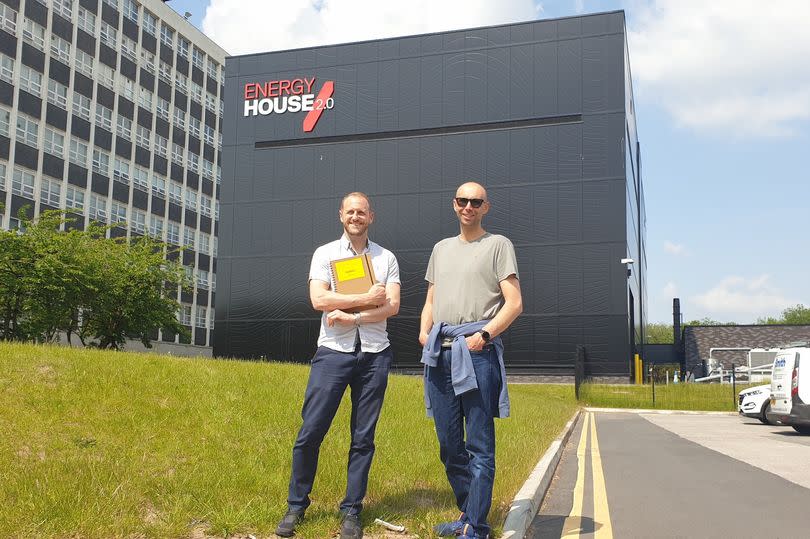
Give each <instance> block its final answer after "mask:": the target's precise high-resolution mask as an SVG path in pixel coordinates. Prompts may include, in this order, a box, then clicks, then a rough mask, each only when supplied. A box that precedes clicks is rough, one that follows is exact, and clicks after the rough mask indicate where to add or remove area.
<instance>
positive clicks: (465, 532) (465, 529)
mask: <svg viewBox="0 0 810 539" xmlns="http://www.w3.org/2000/svg"><path fill="white" fill-rule="evenodd" d="M458 539H489V535H487V536H486V537H485V536H483V535H478V534H477V533H475V528H473V527H472V526H470V525H469V524H464V526H462V528H461V533H460V534H459V535H458Z"/></svg>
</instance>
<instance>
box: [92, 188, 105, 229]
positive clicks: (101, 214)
mask: <svg viewBox="0 0 810 539" xmlns="http://www.w3.org/2000/svg"><path fill="white" fill-rule="evenodd" d="M87 216H88V217H90V219H94V220H96V221H101V222H104V223H106V222H107V201H106V199H104V198H103V197H100V196H98V195H96V194H93V193H91V194H90V205H89V206H88V210H87Z"/></svg>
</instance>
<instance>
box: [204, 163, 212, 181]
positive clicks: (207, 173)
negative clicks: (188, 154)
mask: <svg viewBox="0 0 810 539" xmlns="http://www.w3.org/2000/svg"><path fill="white" fill-rule="evenodd" d="M202 175H203V178H208V179H209V180H212V181H213V179H214V163H212V162H211V161H209V160H208V159H203V162H202Z"/></svg>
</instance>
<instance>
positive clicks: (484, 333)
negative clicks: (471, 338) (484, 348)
mask: <svg viewBox="0 0 810 539" xmlns="http://www.w3.org/2000/svg"><path fill="white" fill-rule="evenodd" d="M481 338H482V339H484V342H489V340H490V339H491V338H492V337H490V335H489V331H487V330H485V329H482V330H481Z"/></svg>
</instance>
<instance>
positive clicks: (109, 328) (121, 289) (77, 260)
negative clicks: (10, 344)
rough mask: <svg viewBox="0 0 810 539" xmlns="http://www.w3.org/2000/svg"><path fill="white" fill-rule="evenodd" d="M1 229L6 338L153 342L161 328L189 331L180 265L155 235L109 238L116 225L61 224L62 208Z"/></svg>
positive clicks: (0, 291) (1, 328)
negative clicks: (182, 318) (182, 316)
mask: <svg viewBox="0 0 810 539" xmlns="http://www.w3.org/2000/svg"><path fill="white" fill-rule="evenodd" d="M21 221H22V222H23V226H22V227H21V229H20V231H0V340H18V341H37V342H49V341H53V340H55V339H57V338H58V335H59V334H60V332H64V333H65V334H67V338H68V342H70V339H71V336H72V335H77V336H78V337H79V339H80V340H81V341H82V343H83V344H86V345H90V346H98V347H100V348H112V349H120V348H121V347H122V346H123V345H124V343H125V342H126V339H127V338H134V339H139V340H140V341H141V342H142V343H143V344H144V346H146V347H150V346H151V342H150V335H151V334H153V333H154V332H155V331H156V330H157V329H165V330H166V331H168V332H172V333H180V334H183V335H185V334H186V333H187V331H186V330H185V328H184V327H183V326H182V325H181V324H180V323H179V322H178V320H177V318H176V315H177V311H178V309H179V304H178V303H177V301H176V299H175V297H174V296H175V292H176V290H177V286H178V284H180V285H184V286H185V285H186V278H185V275H184V272H183V271H182V268H181V266H180V265H179V264H178V263H176V262H170V261H167V260H165V259H164V257H163V253H164V250H165V249H166V248H167V247H166V245H165V244H163V243H162V242H159V241H156V240H153V239H151V238H149V237H144V238H139V239H137V240H133V241H131V242H127V241H126V240H125V239H108V238H106V237H105V236H106V232H107V229H108V228H109V227H106V226H101V225H97V224H91V225H90V226H88V227H87V229H86V230H81V231H80V230H70V231H62V230H61V229H62V228H63V226H64V225H65V224H66V223H68V222H69V218H66V217H65V213H64V212H62V211H49V212H43V213H42V214H41V215H40V216H39V217H38V218H36V219H34V220H28V219H24V218H23V216H22V215H21Z"/></svg>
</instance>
